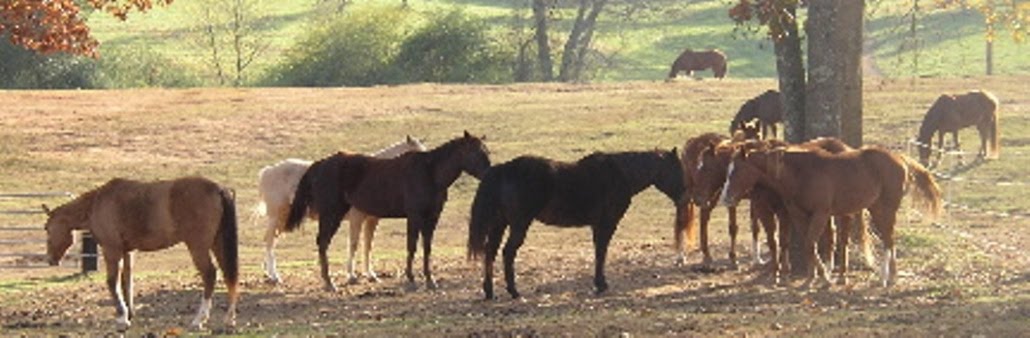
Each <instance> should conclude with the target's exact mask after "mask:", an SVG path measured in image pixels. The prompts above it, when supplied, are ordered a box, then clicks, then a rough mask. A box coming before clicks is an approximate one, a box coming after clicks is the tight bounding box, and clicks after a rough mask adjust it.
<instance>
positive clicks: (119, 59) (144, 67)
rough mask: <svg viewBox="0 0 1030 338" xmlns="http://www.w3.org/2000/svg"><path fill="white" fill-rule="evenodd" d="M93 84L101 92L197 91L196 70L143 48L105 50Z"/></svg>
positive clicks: (101, 55) (198, 81)
mask: <svg viewBox="0 0 1030 338" xmlns="http://www.w3.org/2000/svg"><path fill="white" fill-rule="evenodd" d="M96 68H97V75H96V79H95V83H96V85H97V86H99V87H102V88H139V87H196V86H200V85H203V83H202V81H201V80H200V79H199V78H198V77H197V74H198V73H199V72H198V71H196V70H190V69H189V67H186V66H185V65H182V64H178V63H176V62H174V61H172V60H171V59H169V58H166V57H164V56H161V55H160V54H156V53H154V52H153V51H151V50H149V49H146V48H139V47H136V48H132V49H109V50H108V49H104V50H101V52H100V60H98V61H97V67H96Z"/></svg>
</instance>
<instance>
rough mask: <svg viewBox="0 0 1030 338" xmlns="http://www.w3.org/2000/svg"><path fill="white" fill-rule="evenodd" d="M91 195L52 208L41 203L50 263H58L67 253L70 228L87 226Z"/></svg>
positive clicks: (69, 242)
mask: <svg viewBox="0 0 1030 338" xmlns="http://www.w3.org/2000/svg"><path fill="white" fill-rule="evenodd" d="M92 197H93V194H92V193H89V194H86V195H83V196H80V197H79V198H76V199H75V200H72V201H71V202H68V203H66V204H64V205H62V206H60V207H57V208H56V209H53V210H50V208H48V207H47V206H46V205H43V212H45V213H46V215H47V221H46V224H45V225H44V226H43V228H44V229H45V230H46V233H47V258H48V259H49V262H50V265H58V264H60V262H61V259H62V258H64V255H65V254H66V253H68V248H70V247H71V246H72V242H73V239H72V238H73V236H72V230H74V229H86V228H87V223H88V222H89V208H90V207H92V204H93V203H92Z"/></svg>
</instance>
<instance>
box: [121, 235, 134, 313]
mask: <svg viewBox="0 0 1030 338" xmlns="http://www.w3.org/2000/svg"><path fill="white" fill-rule="evenodd" d="M122 297H123V298H124V299H125V309H126V311H127V314H128V318H129V320H132V319H133V316H132V315H133V312H134V311H133V302H132V252H131V251H129V252H126V253H125V256H124V257H122Z"/></svg>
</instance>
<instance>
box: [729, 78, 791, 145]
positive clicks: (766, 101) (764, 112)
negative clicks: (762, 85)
mask: <svg viewBox="0 0 1030 338" xmlns="http://www.w3.org/2000/svg"><path fill="white" fill-rule="evenodd" d="M752 120H758V125H759V126H761V127H762V139H766V138H768V135H769V129H772V137H774V138H775V137H776V124H777V123H783V99H782V97H781V96H780V92H779V91H776V90H773V89H770V90H767V91H765V92H764V93H762V94H760V95H758V96H756V97H754V98H752V99H749V100H747V102H745V103H744V105H742V106H740V110H738V111H737V115H736V116H735V117H733V121H732V122H730V134H732V133H733V132H735V131H737V130H739V129H742V126H743V125H744V123H746V122H750V121H752Z"/></svg>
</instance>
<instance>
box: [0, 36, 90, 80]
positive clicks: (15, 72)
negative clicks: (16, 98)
mask: <svg viewBox="0 0 1030 338" xmlns="http://www.w3.org/2000/svg"><path fill="white" fill-rule="evenodd" d="M0 60H2V61H0V88H11V89H73V88H94V87H95V84H94V78H95V76H94V75H95V69H96V62H95V61H94V60H93V59H89V58H85V57H78V56H71V55H66V54H49V55H40V54H37V53H35V52H33V51H29V50H27V49H24V48H22V47H20V46H15V45H13V44H11V43H10V40H8V39H7V37H6V36H0Z"/></svg>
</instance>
